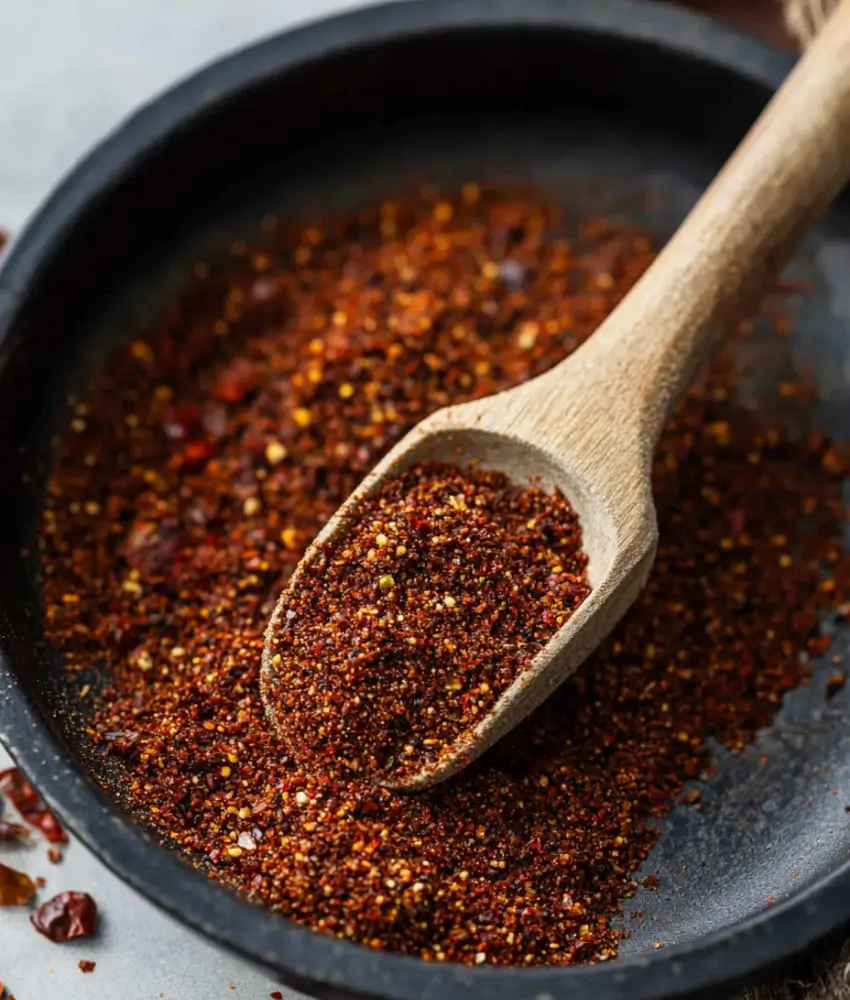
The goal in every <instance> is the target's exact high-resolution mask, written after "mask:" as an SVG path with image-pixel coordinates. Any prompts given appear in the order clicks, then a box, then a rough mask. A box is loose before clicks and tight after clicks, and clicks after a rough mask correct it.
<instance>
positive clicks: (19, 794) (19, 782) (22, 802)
mask: <svg viewBox="0 0 850 1000" xmlns="http://www.w3.org/2000/svg"><path fill="white" fill-rule="evenodd" d="M0 792H2V793H3V794H4V795H5V796H6V797H7V798H8V799H9V801H10V802H11V803H12V805H13V806H14V807H15V808H16V809H17V810H18V812H19V813H20V814H21V817H22V818H23V819H24V820H26V822H27V823H29V824H30V825H31V826H34V827H36V829H38V830H40V831H41V833H42V834H44V836H45V837H46V838H47V840H49V841H50V843H51V844H64V843H67V841H68V834H67V833H66V832H65V830H64V829H63V828H62V825H61V824H60V822H59V820H58V819H56V817H55V816H54V815H53V813H52V812H51V811H50V810H49V809H48V808H47V806H46V805H45V804H44V802H42V800H41V797H40V796H39V794H38V792H37V791H36V790H35V789H34V788H33V786H32V785H31V784H30V783H29V781H27V779H26V778H25V777H24V776H23V774H21V772H20V771H19V770H18V768H16V767H10V768H8V769H7V770H5V771H0Z"/></svg>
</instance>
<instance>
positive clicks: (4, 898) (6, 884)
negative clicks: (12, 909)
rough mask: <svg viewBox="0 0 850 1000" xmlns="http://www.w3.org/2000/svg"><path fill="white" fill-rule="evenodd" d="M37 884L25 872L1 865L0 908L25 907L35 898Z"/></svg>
mask: <svg viewBox="0 0 850 1000" xmlns="http://www.w3.org/2000/svg"><path fill="white" fill-rule="evenodd" d="M35 891H36V885H35V882H33V880H32V879H31V878H30V877H29V875H25V874H24V873H23V872H19V871H16V870H15V869H14V868H10V867H9V866H8V865H4V864H2V863H0V906H23V905H24V904H26V903H28V902H29V901H30V900H31V899H32V898H33V896H35Z"/></svg>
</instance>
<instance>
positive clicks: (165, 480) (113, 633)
mask: <svg viewBox="0 0 850 1000" xmlns="http://www.w3.org/2000/svg"><path fill="white" fill-rule="evenodd" d="M264 227H265V228H266V229H267V230H268V231H269V233H270V235H269V237H268V242H267V244H265V245H263V246H262V247H258V248H255V247H251V246H249V245H247V244H245V243H236V244H234V246H233V248H232V257H231V259H230V260H228V261H226V262H225V263H224V264H223V265H222V266H219V267H215V266H210V265H207V264H202V265H199V266H198V267H197V278H196V281H195V282H194V283H193V285H192V287H191V288H190V289H189V290H188V291H187V292H186V294H185V295H184V296H183V297H182V298H181V300H180V301H179V302H177V303H175V304H174V306H173V308H171V309H169V310H168V311H167V312H166V314H165V315H164V316H163V317H162V319H161V321H160V322H159V323H158V325H157V326H156V328H155V329H153V330H151V331H150V332H149V333H147V334H145V335H144V336H139V337H138V338H136V339H134V340H133V341H132V342H131V343H129V344H127V345H126V347H125V348H123V349H122V350H121V351H120V352H119V353H118V354H117V356H116V357H115V358H113V359H112V360H111V361H110V363H109V364H108V366H107V367H106V369H105V371H103V372H102V373H101V374H100V375H99V376H98V377H97V379H96V381H95V382H94V383H93V384H92V386H91V389H90V391H89V393H88V394H87V395H86V396H85V398H82V399H78V400H77V401H76V405H75V407H74V412H73V415H72V418H71V425H70V428H69V430H68V432H67V434H66V435H64V436H63V437H62V439H61V440H60V442H59V444H58V446H57V449H56V453H55V461H54V468H53V475H52V478H51V481H50V483H49V485H48V490H47V495H46V500H45V508H44V513H43V519H42V537H41V548H42V560H43V565H44V572H45V581H44V595H45V608H46V626H47V630H48V633H49V635H50V636H51V637H52V639H53V640H54V642H55V643H56V644H57V646H58V647H59V648H60V649H61V651H62V653H63V655H64V657H65V661H66V663H67V665H68V667H69V669H71V670H75V669H84V668H87V669H90V670H91V673H90V674H87V675H86V682H88V678H89V677H92V676H95V675H101V676H103V677H105V678H106V684H105V685H104V687H103V689H102V690H99V689H98V688H97V687H96V686H93V689H92V692H91V694H90V695H89V698H92V699H93V698H96V699H97V700H96V710H95V714H94V718H93V720H92V722H91V728H90V733H91V735H92V738H93V740H95V741H96V743H97V744H98V745H99V746H100V747H101V749H102V751H103V753H105V754H109V755H110V756H111V757H113V758H114V760H115V761H119V760H120V761H122V762H124V764H125V766H126V783H125V789H124V801H125V802H126V804H127V807H128V808H129V809H131V810H132V811H133V812H134V814H135V815H136V816H137V817H138V818H139V819H140V820H141V821H142V822H143V823H145V824H146V825H147V826H148V827H149V828H151V829H152V830H153V831H154V832H155V833H156V835H158V836H159V837H160V838H161V840H162V841H163V842H164V843H166V844H168V845H169V846H170V847H172V848H177V849H179V850H181V851H182V852H183V853H184V855H185V856H186V857H187V858H188V859H189V861H190V862H191V863H193V864H195V865H197V866H199V867H200V868H202V869H203V870H205V871H206V872H208V873H209V874H210V875H211V876H212V877H215V878H217V879H220V880H221V881H223V882H226V883H227V884H229V885H230V886H233V887H235V888H236V889H238V890H239V891H241V892H243V893H244V894H246V895H247V896H248V897H249V898H251V899H253V900H254V901H256V902H258V903H261V904H263V905H266V906H268V907H270V908H272V909H274V910H275V911H277V912H279V913H281V914H283V915H285V916H287V917H289V918H291V919H293V920H295V921H297V922H299V923H301V924H305V925H307V926H309V927H311V928H314V929H316V930H319V931H322V932H324V933H327V934H332V935H336V936H338V937H340V938H344V939H346V940H351V941H357V942H360V943H362V944H366V945H369V946H370V947H374V948H385V949H392V950H395V951H399V952H404V953H406V954H409V955H415V956H420V957H423V958H426V959H429V960H434V961H455V962H465V963H470V964H482V963H487V964H495V963H499V964H513V965H519V966H533V965H570V964H574V963H581V962H585V961H600V960H605V959H609V958H612V957H613V956H614V955H615V954H616V950H617V946H618V942H619V932H618V931H617V929H616V928H615V927H614V926H612V918H614V917H616V916H617V915H618V913H620V912H621V911H622V905H623V903H622V901H623V899H624V898H625V897H628V896H630V895H632V894H633V893H634V892H635V882H634V878H635V874H634V873H635V872H636V871H637V870H638V869H639V868H640V866H641V864H642V863H643V861H644V859H645V858H646V856H647V854H648V852H649V850H650V849H651V848H652V846H653V845H654V844H655V842H656V840H657V838H658V825H657V820H658V819H659V818H660V817H663V816H664V815H665V814H666V813H667V812H669V810H670V809H671V808H672V807H673V805H674V803H675V802H676V800H677V799H678V798H679V797H680V796H681V794H682V792H683V790H684V783H685V782H686V781H687V780H688V779H695V778H697V777H699V775H700V774H701V773H702V772H703V771H704V769H705V768H706V767H707V766H708V763H709V757H708V751H707V748H706V740H707V738H708V737H709V736H714V737H716V738H717V739H719V740H721V741H722V742H723V743H724V744H726V745H727V746H728V747H731V748H733V749H737V748H740V747H742V746H744V745H746V744H747V743H749V742H750V741H751V740H752V739H753V737H754V735H755V733H756V731H757V730H758V729H759V728H760V727H762V726H765V725H769V724H770V722H771V720H772V719H773V717H774V714H775V712H776V710H777V709H778V707H779V705H780V704H781V700H782V697H783V694H784V693H785V692H787V691H788V690H789V689H791V688H792V687H794V686H795V685H797V684H798V683H800V681H802V680H804V679H805V678H806V677H807V676H808V667H807V666H806V664H805V662H804V658H805V656H808V655H811V656H814V655H819V654H821V653H823V651H824V648H825V644H826V643H828V639H825V638H823V637H821V636H820V635H818V632H817V626H818V621H819V619H820V616H821V615H822V613H823V612H824V611H825V610H828V609H831V608H835V607H837V606H839V605H840V604H841V603H842V602H845V601H847V600H848V597H850V588H848V567H847V559H846V556H845V555H844V554H843V551H842V545H841V533H842V530H843V527H844V522H845V517H846V512H845V505H844V502H843V499H842V482H843V478H844V476H845V475H846V474H847V467H846V463H845V462H844V461H843V459H842V456H841V454H840V452H839V451H838V450H837V449H836V448H835V447H833V446H832V445H831V444H830V442H829V441H828V440H827V439H826V438H825V437H824V436H823V435H821V434H816V433H807V432H806V430H805V428H806V426H807V422H808V414H809V410H810V409H811V400H812V394H811V392H810V391H809V390H808V389H807V388H806V386H805V385H798V384H797V383H796V382H794V381H793V379H791V378H790V377H789V375H788V373H787V372H785V373H783V379H784V381H783V382H782V383H781V384H777V386H776V391H775V393H772V394H768V397H767V400H766V405H764V406H762V407H760V408H757V407H755V406H753V405H751V402H750V400H748V399H746V398H745V399H744V400H743V402H742V401H741V400H740V399H739V396H740V395H742V394H745V393H746V392H748V391H749V388H750V383H749V381H748V382H746V384H743V385H741V386H740V389H739V387H738V383H739V382H740V381H741V380H742V379H745V378H747V379H748V378H749V376H748V375H747V373H748V372H749V371H751V370H752V367H753V364H752V357H753V353H754V352H758V351H759V350H760V349H761V346H762V342H761V341H760V340H759V339H758V338H759V337H762V336H763V337H765V338H766V343H767V346H768V347H769V348H770V349H771V350H770V351H768V352H767V353H768V354H772V356H775V355H776V354H777V353H778V354H780V355H781V356H782V357H783V358H787V357H788V352H787V349H786V347H785V344H786V342H787V341H786V340H785V338H786V337H787V334H788V329H789V325H790V322H789V316H788V314H787V310H786V309H785V308H784V302H783V309H782V311H781V313H780V314H779V316H778V317H777V318H776V319H775V320H774V318H773V316H771V315H768V314H765V315H763V316H762V317H761V318H760V319H759V321H758V322H757V323H756V324H745V325H742V326H741V328H740V329H739V331H738V334H737V341H738V344H737V349H738V350H739V351H740V352H741V354H739V355H738V356H737V357H736V354H735V350H736V348H735V347H733V348H732V349H731V350H729V351H727V352H726V353H725V354H724V355H723V356H722V357H721V358H719V359H718V360H717V361H716V363H715V364H714V365H713V366H712V368H711V370H710V372H709V373H708V374H707V375H706V377H705V378H704V379H702V380H701V381H700V382H699V384H698V385H696V386H695V387H694V389H693V390H692V391H691V392H690V394H689V395H688V397H687V399H686V400H685V401H684V402H683V405H682V407H681V409H680V411H679V413H678V414H677V416H676V418H675V419H674V420H673V421H671V423H670V424H669V426H668V427H667V428H666V430H665V433H664V436H663V438H662V440H661V443H660V446H659V449H658V453H657V456H656V462H655V466H654V480H655V483H654V485H655V497H656V504H657V508H658V514H659V523H660V530H661V538H660V544H659V552H658V559H657V562H656V565H655V568H654V570H653V575H652V577H651V579H650V582H649V585H648V587H647V589H646V590H645V592H644V593H643V594H642V596H641V597H640V599H639V600H638V602H637V603H636V605H635V606H634V608H633V609H632V610H631V611H630V612H629V614H628V616H627V618H626V619H625V620H624V621H623V622H622V623H621V625H620V626H619V627H618V628H617V630H616V632H615V634H614V635H612V636H611V638H610V639H609V640H608V641H607V642H606V643H605V645H604V646H603V648H601V649H600V650H599V651H598V652H597V653H596V654H594V656H593V657H591V658H590V660H588V661H587V663H585V665H584V666H583V667H582V668H581V669H580V670H579V671H577V673H576V674H575V675H574V676H573V677H571V678H570V679H569V680H568V681H567V682H566V683H565V684H564V685H563V686H562V687H561V688H560V689H559V690H558V691H557V692H556V693H555V694H554V695H553V696H552V697H551V698H550V699H549V700H548V701H547V702H546V704H544V705H543V706H542V707H541V708H540V709H539V710H538V711H537V712H536V713H535V714H534V715H533V716H532V717H531V718H529V719H528V720H527V721H526V722H525V723H524V724H523V726H522V727H520V729H519V730H518V731H517V732H515V733H514V734H512V735H511V737H509V739H508V740H506V741H504V742H503V743H502V744H500V745H497V746H496V747H494V748H493V750H492V751H490V752H489V753H488V754H486V755H485V756H484V757H483V758H481V759H480V760H479V761H477V762H476V763H475V764H473V765H472V767H471V768H470V769H469V770H468V772H465V773H463V774H461V775H459V776H457V777H456V778H455V779H452V780H451V781H449V782H447V783H445V784H444V785H442V786H440V787H438V788H436V789H433V790H431V791H429V792H427V793H425V794H421V795H416V796H405V795H399V794H395V793H393V792H391V791H389V790H387V789H386V788H383V787H381V786H380V785H379V784H377V783H376V782H375V781H374V780H368V779H367V780H364V779H362V778H361V777H360V776H359V775H358V774H356V773H352V771H351V769H350V768H349V767H348V766H346V765H344V764H342V763H340V764H339V766H334V765H333V762H331V764H330V766H329V765H328V763H327V762H321V763H316V764H315V765H314V764H313V763H312V762H311V761H309V760H307V761H305V760H302V759H297V758H295V757H294V755H292V754H290V753H288V752H287V747H286V745H285V742H284V741H282V740H281V739H280V737H279V736H278V735H277V734H276V733H274V732H273V731H272V730H271V729H270V727H269V726H268V724H267V720H266V718H265V714H264V710H263V705H262V700H261V697H260V690H259V674H260V655H261V651H262V646H263V631H264V629H265V627H266V624H267V622H268V620H269V615H270V614H271V612H272V610H273V609H274V606H275V603H276V601H277V598H278V596H279V595H280V593H281V591H282V589H283V588H284V586H285V584H286V582H287V580H288V578H289V576H290V574H291V573H292V570H293V569H294V567H295V566H296V564H297V563H298V561H299V560H300V559H301V557H302V555H303V553H304V550H305V548H306V546H307V545H308V543H309V542H310V540H311V539H312V538H313V537H315V535H316V534H317V533H318V531H319V530H320V528H321V527H322V525H323V524H324V523H325V522H326V521H327V519H328V518H329V517H330V516H331V514H333V512H334V511H335V510H336V508H337V507H338V506H339V505H340V503H341V502H342V501H343V500H345V498H346V497H348V496H349V495H350V493H351V492H352V491H353V490H354V488H355V487H356V486H357V485H358V483H359V482H360V481H361V480H362V479H363V477H364V475H365V474H366V473H367V472H368V471H369V470H370V469H371V468H372V467H373V466H374V465H375V463H376V462H377V461H378V460H379V458H380V457H381V456H383V455H384V454H385V453H386V451H387V449H388V448H389V447H390V446H391V445H392V444H394V443H395V442H396V441H398V440H399V438H400V437H401V436H402V435H403V434H404V433H406V432H407V431H408V430H409V429H410V428H411V427H412V426H413V425H414V424H415V423H417V422H418V421H419V420H421V419H422V418H423V417H424V416H426V415H427V414H428V413H430V412H432V411H434V410H435V409H437V408H438V407H441V406H444V405H447V404H450V403H459V402H462V401H464V400H466V399H470V398H473V397H476V396H481V395H484V394H487V393H492V392H495V391H498V390H499V389H503V388H508V387H510V386H512V385H516V384H517V383H519V382H521V381H523V380H525V379H528V378H530V377H532V376H533V375H536V374H539V373H540V372H542V371H545V370H546V369H547V368H549V367H550V366H551V365H553V364H554V363H555V362H557V361H559V360H561V359H562V358H563V357H565V356H566V355H567V354H569V353H570V351H572V350H573V349H574V348H575V347H576V346H578V345H579V344H580V343H581V342H582V341H583V340H585V339H586V338H587V337H588V336H590V334H591V333H592V332H593V330H594V329H595V328H596V326H597V325H598V324H599V322H600V321H601V320H602V319H603V318H604V317H605V316H606V315H607V314H608V313H609V312H610V311H611V309H612V308H613V307H614V306H615V305H616V304H617V302H618V301H619V300H620V299H621V298H622V296H623V295H624V294H625V293H626V292H627V291H628V289H629V288H630V287H631V285H632V284H633V283H634V281H635V280H636V279H637V277H639V275H640V274H641V273H642V271H643V270H644V269H645V268H646V266H647V265H648V264H649V262H650V261H651V259H652V251H651V249H650V244H649V241H648V240H647V238H646V237H645V236H644V235H643V234H640V233H635V232H633V231H629V230H627V229H622V228H616V227H614V226H612V225H610V224H608V223H605V222H600V221H597V220H593V221H590V222H588V223H585V224H581V225H579V224H577V223H576V222H575V221H572V222H569V224H568V225H566V226H565V225H563V224H562V223H561V222H560V220H559V212H558V210H557V208H556V207H554V206H553V205H551V204H550V203H547V202H545V201H541V200H539V199H535V198H533V197H520V196H516V195H512V194H510V193H508V194H506V193H504V192H500V191H491V192H485V191H482V190H480V189H479V188H478V187H476V186H475V185H470V186H469V187H467V188H466V189H464V191H463V192H460V193H458V195H457V196H452V197H445V196H441V195H437V196H431V195H429V194H425V195H424V196H423V197H422V198H413V199H411V200H409V201H403V202H388V203H386V204H384V205H382V206H380V207H378V208H376V209H375V210H373V211H364V212H361V213H356V214H353V215H351V216H347V217H342V218H335V219H329V220H322V221H319V222H313V223H311V224H310V225H307V226H301V227H288V226H286V225H284V224H283V223H282V222H277V221H276V220H274V219H266V220H264ZM565 230H567V231H568V234H567V232H565ZM775 305H776V302H774V306H775ZM774 322H775V336H774V335H773V334H772V332H771V329H770V328H771V326H773V324H774ZM744 354H745V355H746V359H745V360H746V363H742V362H741V358H742V357H743V355H744ZM742 373H744V374H742ZM777 383H778V380H777ZM768 404H769V405H768ZM780 404H781V411H780V410H779V406H780ZM780 412H781V415H782V417H783V419H779V414H780ZM793 416H796V417H798V418H799V420H796V421H792V420H788V419H785V417H793ZM590 418H591V419H592V415H590ZM801 426H802V429H800V427H801ZM384 533H385V534H387V535H388V533H387V532H384ZM388 537H389V535H388ZM388 574H389V575H393V572H392V571H391V570H388ZM789 609H792V611H791V613H789ZM111 787H112V785H110V788H111Z"/></svg>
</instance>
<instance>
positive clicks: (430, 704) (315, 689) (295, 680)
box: [264, 462, 590, 779]
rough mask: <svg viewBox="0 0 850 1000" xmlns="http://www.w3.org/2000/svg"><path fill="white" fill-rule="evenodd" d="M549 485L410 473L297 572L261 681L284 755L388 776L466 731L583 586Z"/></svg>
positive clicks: (581, 559) (434, 754)
mask: <svg viewBox="0 0 850 1000" xmlns="http://www.w3.org/2000/svg"><path fill="white" fill-rule="evenodd" d="M586 565H587V558H586V556H585V555H584V553H583V552H582V551H581V536H580V531H579V525H578V519H577V517H576V515H575V513H574V512H573V510H572V508H571V507H570V505H569V504H568V502H567V501H566V500H565V498H564V496H563V494H561V493H560V492H559V491H554V492H551V493H550V492H547V491H545V490H543V489H540V488H539V487H528V488H521V487H518V486H515V485H514V484H512V483H511V482H510V481H509V480H508V479H507V477H506V476H504V475H503V474H502V473H499V472H492V471H486V470H480V469H479V470H463V469H460V468H456V467H452V466H450V465H444V464H439V463H435V462H434V463H426V464H419V465H415V466H413V467H412V468H410V469H408V470H407V471H406V472H405V473H404V474H402V475H401V476H400V477H399V478H398V479H395V480H392V481H390V482H388V483H386V484H385V485H384V486H383V487H382V488H381V489H380V490H379V491H378V492H377V493H376V494H375V496H373V497H371V498H370V500H369V501H368V503H366V504H364V505H363V507H362V508H361V509H360V510H358V512H357V520H356V523H355V525H354V526H353V527H352V528H351V530H350V531H348V532H347V533H346V535H345V537H344V538H343V539H342V540H341V541H340V542H338V543H336V544H334V545H333V546H329V547H328V548H327V549H325V550H323V551H322V552H321V553H320V555H319V556H318V557H317V558H316V559H315V560H314V561H312V562H311V563H310V564H309V566H306V567H304V569H303V571H302V572H300V573H299V576H298V581H297V584H295V585H294V586H293V587H292V588H291V589H290V590H289V591H288V592H287V594H286V595H285V598H284V601H283V604H282V605H281V608H280V613H279V614H278V615H277V617H276V618H275V620H274V621H273V623H272V625H271V630H270V636H271V637H272V638H271V642H270V646H269V658H268V663H267V665H266V672H265V675H264V681H265V683H266V685H267V690H268V692H269V694H270V697H271V701H272V702H273V705H274V717H275V720H276V724H277V726H278V730H279V732H280V733H281V736H282V738H283V740H284V743H285V745H286V747H287V748H288V750H290V752H292V753H293V754H294V755H295V756H296V757H297V758H298V759H299V760H301V761H304V762H306V763H310V764H311V765H313V764H320V763H322V762H323V761H324V762H325V763H327V762H333V763H334V764H335V765H337V766H338V765H343V766H345V767H348V768H350V769H351V770H352V771H353V772H355V773H360V774H364V775H366V774H372V773H375V772H380V773H381V774H382V776H384V777H387V778H393V779H399V778H400V777H401V776H403V775H404V774H405V773H407V772H408V771H410V770H416V771H419V770H421V769H422V768H423V767H426V768H427V766H428V764H430V763H433V762H434V761H435V760H436V759H437V758H438V757H439V755H440V753H441V751H442V750H444V749H445V748H446V747H447V746H449V745H451V743H453V742H454V741H455V740H456V739H457V737H458V736H460V735H461V734H462V733H463V732H465V731H466V730H469V729H471V728H473V727H474V726H475V725H476V724H477V723H478V722H480V721H481V720H482V719H483V718H484V717H485V716H486V714H487V712H488V711H489V710H490V709H491V708H492V707H493V705H494V704H495V701H496V699H497V698H498V697H499V696H500V695H501V694H502V692H503V691H505V690H506V689H507V688H508V687H509V686H510V684H511V683H512V682H513V681H514V680H515V679H516V678H517V677H518V676H520V674H521V673H522V672H523V670H525V669H526V668H527V667H528V666H529V665H530V664H531V661H532V660H533V659H534V657H535V656H536V655H537V653H539V652H540V650H541V649H542V648H543V646H544V645H545V644H546V642H547V641H548V640H549V639H550V638H551V636H552V635H554V633H555V632H557V630H558V629H559V628H560V627H561V625H563V624H564V623H565V622H566V621H567V619H568V618H569V617H570V615H571V614H572V612H573V611H574V610H575V608H576V607H577V606H578V605H579V604H580V603H581V602H582V601H583V600H584V598H585V597H586V596H587V595H588V593H589V592H590V586H589V584H588V582H587V578H586V573H585V569H586Z"/></svg>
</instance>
